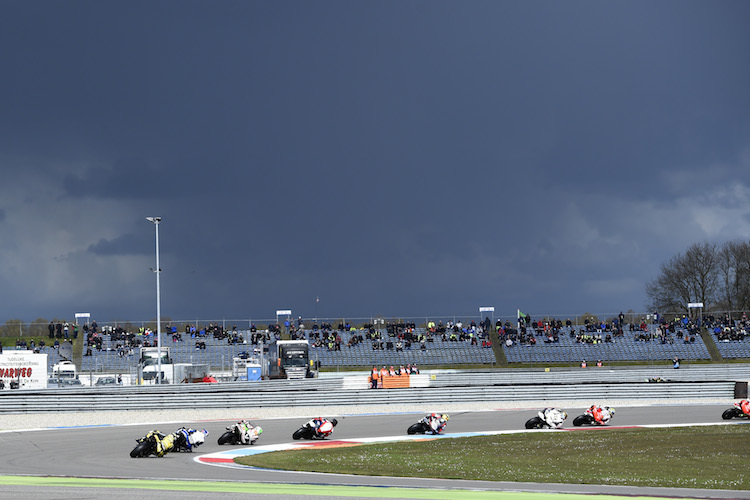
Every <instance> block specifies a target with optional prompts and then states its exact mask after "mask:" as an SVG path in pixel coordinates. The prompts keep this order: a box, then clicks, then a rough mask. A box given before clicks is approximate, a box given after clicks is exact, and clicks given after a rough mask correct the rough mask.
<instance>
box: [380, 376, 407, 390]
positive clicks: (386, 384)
mask: <svg viewBox="0 0 750 500" xmlns="http://www.w3.org/2000/svg"><path fill="white" fill-rule="evenodd" d="M404 387H411V386H410V385H409V375H399V376H397V377H385V378H384V379H383V389H401V388H404Z"/></svg>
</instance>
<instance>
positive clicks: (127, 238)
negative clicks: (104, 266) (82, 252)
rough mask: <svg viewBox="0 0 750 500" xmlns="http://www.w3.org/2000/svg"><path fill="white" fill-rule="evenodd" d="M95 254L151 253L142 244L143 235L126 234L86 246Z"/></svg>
mask: <svg viewBox="0 0 750 500" xmlns="http://www.w3.org/2000/svg"><path fill="white" fill-rule="evenodd" d="M88 251H89V252H91V253H93V254H96V255H151V249H150V248H148V247H146V246H145V245H144V238H143V237H136V236H134V235H132V234H126V235H123V236H120V237H118V238H115V239H112V240H105V239H101V240H99V241H98V242H96V243H95V244H93V245H90V246H89V247H88Z"/></svg>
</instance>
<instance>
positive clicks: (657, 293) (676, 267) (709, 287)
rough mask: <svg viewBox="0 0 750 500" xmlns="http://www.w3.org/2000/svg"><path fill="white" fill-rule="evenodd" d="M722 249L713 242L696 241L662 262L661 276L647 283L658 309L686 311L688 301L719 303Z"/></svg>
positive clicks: (706, 306) (651, 303)
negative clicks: (720, 251) (719, 273)
mask: <svg viewBox="0 0 750 500" xmlns="http://www.w3.org/2000/svg"><path fill="white" fill-rule="evenodd" d="M718 255H719V252H718V250H717V247H716V245H715V244H713V243H695V244H693V245H691V246H690V247H689V248H688V249H687V251H686V252H685V253H684V254H677V255H676V256H674V257H672V258H671V259H669V260H668V261H667V262H666V263H665V264H662V265H661V268H660V270H659V275H658V276H657V277H656V278H654V279H653V280H652V281H650V282H648V283H647V284H646V295H647V296H648V298H649V301H650V307H651V308H652V309H653V310H655V311H663V312H677V311H684V310H685V309H686V307H687V304H688V303H689V302H702V303H703V304H704V307H705V308H706V309H709V308H710V307H711V306H712V305H713V304H715V303H716V302H718V292H719V286H718V272H719V257H718Z"/></svg>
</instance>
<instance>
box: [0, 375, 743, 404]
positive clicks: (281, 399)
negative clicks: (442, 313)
mask: <svg viewBox="0 0 750 500" xmlns="http://www.w3.org/2000/svg"><path fill="white" fill-rule="evenodd" d="M659 373H663V376H662V375H659ZM646 374H648V375H649V378H648V380H653V381H654V382H649V381H646V379H645V378H644V375H646ZM579 375H581V374H580V373H576V372H574V371H568V372H530V371H526V372H524V373H520V372H519V373H513V372H511V371H496V372H471V373H434V374H425V375H424V377H425V378H426V379H427V380H428V384H427V386H426V387H419V388H409V389H374V390H373V389H365V388H362V385H363V384H365V385H366V379H367V377H366V376H364V375H356V376H354V377H342V378H325V379H317V380H315V379H308V380H298V381H286V380H285V381H258V382H231V383H222V384H181V385H164V386H159V385H152V386H125V387H85V388H79V389H47V390H34V391H32V390H16V391H8V390H6V391H1V392H0V413H23V412H33V413H40V412H65V411H111V410H153V409H160V410H161V409H208V408H264V407H292V406H295V407H301V406H350V405H351V406H353V405H372V406H377V405H383V406H385V407H387V406H388V405H394V404H409V405H416V404H429V405H433V404H434V405H438V404H448V403H479V402H498V403H501V402H513V401H564V400H581V401H593V400H598V401H600V400H634V399H637V400H648V399H675V400H680V399H703V398H721V399H730V398H734V397H735V395H736V392H735V391H736V386H737V383H736V382H735V381H743V380H744V381H747V380H750V367H746V366H744V365H743V366H741V367H737V368H736V369H735V370H733V372H729V371H727V370H723V371H716V372H714V374H713V376H711V378H713V380H711V378H709V372H707V371H706V370H700V369H696V370H685V371H684V372H682V371H679V370H674V371H673V372H666V371H661V372H660V371H658V370H653V369H648V370H645V369H644V370H622V371H617V370H607V371H606V372H602V373H599V374H598V380H597V382H595V383H591V382H590V381H586V380H580V379H578V376H579ZM516 377H519V378H521V379H523V377H525V378H526V379H525V380H512V379H515V378H516ZM714 377H715V378H714ZM608 378H609V379H612V380H608ZM638 378H640V380H638V381H633V380H637V379H638ZM355 379H356V380H355ZM614 379H618V380H619V381H613V380H614ZM628 379H630V380H628ZM658 380H663V381H658ZM357 387H359V388H357ZM744 387H745V391H747V383H746V382H745V383H744ZM457 389H460V390H457Z"/></svg>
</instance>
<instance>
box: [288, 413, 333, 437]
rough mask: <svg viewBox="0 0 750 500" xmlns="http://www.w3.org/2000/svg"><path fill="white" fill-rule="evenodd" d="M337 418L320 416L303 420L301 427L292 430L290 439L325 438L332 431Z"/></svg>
mask: <svg viewBox="0 0 750 500" xmlns="http://www.w3.org/2000/svg"><path fill="white" fill-rule="evenodd" d="M338 423H339V422H338V420H336V419H335V418H332V419H331V420H327V419H325V418H322V417H318V418H313V419H311V420H308V421H307V422H305V423H304V424H303V425H302V427H300V428H299V429H297V430H296V431H294V434H292V439H325V438H326V437H327V436H330V434H331V433H332V432H333V428H334V427H336V425H337V424H338Z"/></svg>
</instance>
